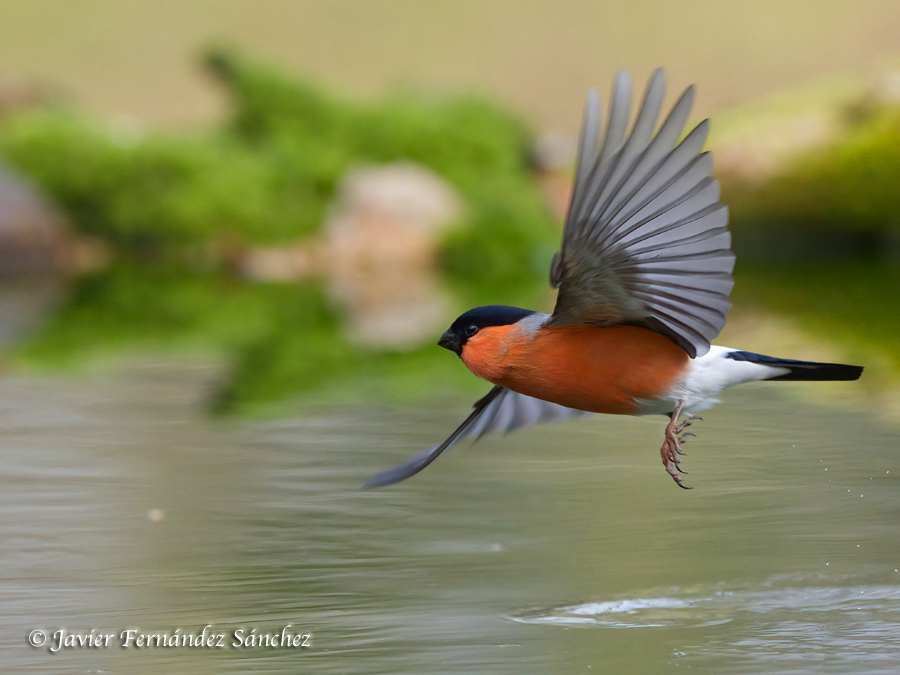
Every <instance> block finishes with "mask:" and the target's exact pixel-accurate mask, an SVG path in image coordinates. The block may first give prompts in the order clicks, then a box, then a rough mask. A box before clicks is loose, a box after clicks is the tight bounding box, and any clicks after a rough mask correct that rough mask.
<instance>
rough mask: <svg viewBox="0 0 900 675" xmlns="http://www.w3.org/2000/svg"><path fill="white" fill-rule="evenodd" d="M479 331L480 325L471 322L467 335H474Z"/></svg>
mask: <svg viewBox="0 0 900 675" xmlns="http://www.w3.org/2000/svg"><path fill="white" fill-rule="evenodd" d="M477 332H478V326H476V325H475V324H474V323H470V324H469V325H468V326H466V337H472V336H473V335H475V333H477Z"/></svg>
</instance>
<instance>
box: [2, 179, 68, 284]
mask: <svg viewBox="0 0 900 675" xmlns="http://www.w3.org/2000/svg"><path fill="white" fill-rule="evenodd" d="M69 245H70V237H69V235H68V227H67V223H66V221H65V219H64V218H63V217H62V215H61V214H60V213H59V212H58V211H56V209H54V208H53V207H52V206H51V205H50V204H49V202H48V201H47V200H46V199H45V198H44V197H43V195H41V194H40V193H39V192H38V191H37V189H36V188H35V187H33V186H32V185H30V184H29V183H28V182H26V181H25V180H23V179H21V178H19V177H18V176H16V175H15V174H13V173H12V172H11V171H9V169H7V168H5V167H4V166H2V165H0V274H4V275H6V274H23V273H42V272H55V271H59V270H61V269H62V268H63V267H65V266H66V262H67V259H68V249H69V248H70V246H69Z"/></svg>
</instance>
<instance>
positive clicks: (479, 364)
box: [462, 325, 690, 415]
mask: <svg viewBox="0 0 900 675" xmlns="http://www.w3.org/2000/svg"><path fill="white" fill-rule="evenodd" d="M462 359H463V362H464V363H465V364H466V366H467V367H468V368H469V370H471V371H472V372H473V373H475V374H476V375H478V376H479V377H482V378H484V379H485V380H488V381H489V382H493V383H494V384H499V385H501V386H504V387H507V388H509V389H512V390H513V391H517V392H519V393H520V394H526V395H528V396H534V397H536V398H540V399H543V400H545V401H552V402H553V403H559V404H560V405H564V406H567V407H569V408H577V409H579V410H588V411H591V412H600V413H614V414H623V415H630V414H634V413H636V412H637V411H638V405H637V403H636V399H644V400H653V399H656V398H660V397H662V396H664V395H665V394H666V393H668V392H669V390H670V389H671V388H672V386H673V385H674V384H675V382H677V381H678V379H679V378H680V377H681V376H682V375H683V373H684V371H685V370H686V368H687V365H688V362H689V360H690V357H689V356H688V355H687V353H686V352H685V351H684V350H682V349H681V348H680V347H678V346H676V345H675V343H673V342H672V341H671V340H669V339H668V338H666V337H663V336H662V335H660V334H659V333H654V332H653V331H650V330H647V329H644V328H637V327H635V326H603V327H600V326H573V327H564V328H539V329H538V330H537V331H535V332H534V333H532V334H531V335H528V334H526V333H523V331H522V330H521V329H520V328H519V327H518V326H516V325H513V326H495V327H490V328H484V329H482V330H481V331H479V333H477V334H476V335H475V336H473V337H472V338H470V339H469V341H468V342H467V343H466V345H465V347H464V348H463V353H462Z"/></svg>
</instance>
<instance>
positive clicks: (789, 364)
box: [725, 352, 863, 381]
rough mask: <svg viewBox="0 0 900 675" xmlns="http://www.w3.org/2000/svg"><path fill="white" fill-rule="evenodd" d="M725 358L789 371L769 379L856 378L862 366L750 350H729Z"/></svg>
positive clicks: (860, 373) (860, 372)
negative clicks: (798, 358) (779, 356)
mask: <svg viewBox="0 0 900 675" xmlns="http://www.w3.org/2000/svg"><path fill="white" fill-rule="evenodd" d="M725 356H726V358H729V359H734V360H735V361H749V362H750V363H758V364H760V365H763V366H774V367H775V368H787V369H788V370H790V371H791V372H789V373H787V374H786V375H779V376H778V377H770V378H769V380H772V381H774V380H858V379H859V376H860V375H862V371H863V369H862V366H846V365H844V364H843V363H816V362H815V361H795V360H794V359H776V358H775V357H774V356H763V355H762V354H754V353H752V352H729V353H728V354H726V355H725Z"/></svg>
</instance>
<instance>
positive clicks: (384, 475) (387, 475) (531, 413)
mask: <svg viewBox="0 0 900 675" xmlns="http://www.w3.org/2000/svg"><path fill="white" fill-rule="evenodd" d="M591 414H592V413H589V412H584V411H583V410H575V409H573V408H565V407H563V406H561V405H557V404H556V403H550V402H548V401H542V400H540V399H537V398H532V397H531V396H525V395H524V394H517V393H516V392H514V391H511V390H509V389H506V388H505V387H500V386H496V387H494V388H493V389H491V391H490V392H488V394H487V396H485V397H484V398H481V399H479V400H478V401H477V402H476V403H475V405H474V409H473V410H472V414H470V415H469V416H468V417H467V418H466V421H465V422H463V423H462V424H460V425H459V427H457V429H456V431H454V432H453V433H452V434H450V436H449V437H448V438H447V440H445V441H444V442H443V443H441V444H440V445H436V446H434V447H433V448H429V449H428V450H425V451H424V452H421V453H419V454H418V455H416V456H415V457H413V458H412V459H410V460H409V461H408V462H406V463H404V464H401V465H400V466H397V467H394V468H393V469H388V470H387V471H382V472H381V473H379V474H376V475H374V476H372V477H371V478H370V479H369V480H367V481H366V483H365V485H363V487H366V488H374V487H382V486H384V485H393V484H394V483H399V482H400V481H402V480H406V479H407V478H409V477H410V476H413V475H415V474H417V473H419V472H420V471H421V470H422V469H424V468H425V467H426V466H428V465H429V464H431V463H432V462H433V461H434V460H435V459H437V456H438V455H440V454H441V453H442V452H443V451H444V450H446V449H447V448H449V447H450V446H451V445H454V444H455V443H456V442H457V441H458V440H460V439H462V438H466V437H467V436H472V437H474V438H475V440H476V441H477V440H478V439H479V438H481V437H482V436H484V435H485V434H487V433H490V432H492V431H501V432H504V433H506V432H509V431H514V430H515V429H521V428H522V427H530V426H532V425H535V424H541V423H544V422H561V421H563V420H565V419H569V418H570V417H587V416H589V415H591Z"/></svg>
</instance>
